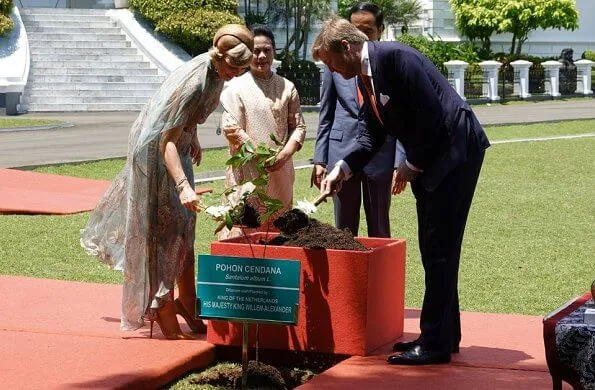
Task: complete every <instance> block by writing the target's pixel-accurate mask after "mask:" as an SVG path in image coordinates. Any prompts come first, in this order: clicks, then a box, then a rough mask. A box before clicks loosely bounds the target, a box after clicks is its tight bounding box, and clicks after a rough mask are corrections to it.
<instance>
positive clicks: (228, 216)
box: [225, 212, 233, 230]
mask: <svg viewBox="0 0 595 390" xmlns="http://www.w3.org/2000/svg"><path fill="white" fill-rule="evenodd" d="M225 226H226V227H227V228H228V229H229V230H231V228H233V218H231V214H230V213H229V212H227V213H225Z"/></svg>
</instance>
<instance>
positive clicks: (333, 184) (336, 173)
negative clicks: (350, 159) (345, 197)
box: [320, 165, 345, 196]
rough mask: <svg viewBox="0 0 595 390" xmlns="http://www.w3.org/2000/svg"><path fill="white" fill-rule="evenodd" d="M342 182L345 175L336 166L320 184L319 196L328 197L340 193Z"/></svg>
mask: <svg viewBox="0 0 595 390" xmlns="http://www.w3.org/2000/svg"><path fill="white" fill-rule="evenodd" d="M343 180H345V174H344V173H343V171H342V170H341V167H340V166H338V165H337V166H335V167H334V168H333V170H332V171H331V172H330V173H329V174H328V175H326V177H325V178H324V179H322V181H321V182H320V194H321V195H322V194H324V195H327V196H328V195H334V194H336V193H337V192H339V191H341V186H342V185H343Z"/></svg>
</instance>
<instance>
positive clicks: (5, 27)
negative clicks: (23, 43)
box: [0, 15, 14, 36]
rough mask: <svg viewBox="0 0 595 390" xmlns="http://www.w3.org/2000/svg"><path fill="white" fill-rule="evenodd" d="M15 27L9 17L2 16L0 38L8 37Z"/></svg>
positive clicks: (0, 16)
mask: <svg viewBox="0 0 595 390" xmlns="http://www.w3.org/2000/svg"><path fill="white" fill-rule="evenodd" d="M13 27H14V22H13V21H12V19H11V18H10V17H9V16H5V15H0V36H4V35H8V33H9V32H11V31H12V29H13Z"/></svg>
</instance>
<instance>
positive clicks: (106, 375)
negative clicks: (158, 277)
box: [0, 276, 214, 389]
mask: <svg viewBox="0 0 595 390" xmlns="http://www.w3.org/2000/svg"><path fill="white" fill-rule="evenodd" d="M120 295H121V287H120V286H118V285H104V284H94V283H77V282H64V281H57V280H48V279H35V278H25V277H10V276H0V296H2V297H4V298H5V299H3V304H2V308H1V309H0V313H1V315H0V356H2V358H1V359H0V388H2V389H54V388H63V389H80V388H93V389H98V388H101V389H113V388H157V387H159V386H163V385H164V384H167V383H168V382H170V381H172V380H174V379H176V378H178V377H180V376H182V375H183V374H184V373H185V372H188V371H191V370H194V369H200V368H203V367H206V366H207V365H209V364H210V363H211V362H212V361H213V358H214V347H213V345H211V344H209V343H207V342H205V341H203V340H188V341H186V340H185V341H169V340H165V339H164V338H163V336H162V334H161V332H160V331H159V327H158V326H157V324H155V327H154V332H153V337H154V339H149V338H148V336H149V329H148V327H145V328H141V329H139V330H138V331H136V332H121V331H120V330H119V326H120V323H119V321H120V320H119V316H120V315H119V313H120ZM180 322H181V323H182V327H183V329H185V330H186V331H189V329H188V328H187V327H186V325H185V323H184V322H183V320H181V319H180Z"/></svg>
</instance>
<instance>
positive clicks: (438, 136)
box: [344, 42, 490, 191]
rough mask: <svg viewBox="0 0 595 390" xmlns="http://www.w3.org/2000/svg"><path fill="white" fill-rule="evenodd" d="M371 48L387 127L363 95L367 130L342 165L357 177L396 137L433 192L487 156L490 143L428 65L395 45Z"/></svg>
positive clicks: (372, 44)
mask: <svg viewBox="0 0 595 390" xmlns="http://www.w3.org/2000/svg"><path fill="white" fill-rule="evenodd" d="M367 44H368V54H369V59H370V66H371V69H372V78H373V81H374V93H375V98H376V102H377V108H378V111H379V114H380V116H381V118H382V123H383V124H384V125H383V124H382V123H380V122H379V121H378V120H377V119H376V115H375V114H374V112H373V110H372V108H371V102H370V99H369V98H368V96H367V95H364V100H365V102H366V103H365V104H364V110H363V111H365V116H366V118H367V119H368V126H367V128H366V129H360V130H361V132H360V134H359V137H358V138H357V140H358V142H357V143H358V146H357V147H356V148H354V149H352V150H350V151H349V155H348V156H346V157H345V159H344V160H345V162H346V163H347V164H348V165H349V167H350V168H351V169H352V170H353V171H357V170H359V169H361V167H363V166H364V165H365V164H366V163H367V161H368V160H369V159H370V158H371V156H372V155H373V154H374V152H375V151H376V150H379V149H380V147H381V145H382V143H383V142H384V141H383V140H384V137H385V135H386V134H388V135H393V136H396V137H397V139H398V140H399V141H400V142H401V143H402V144H403V147H404V148H405V152H406V154H407V161H409V162H410V163H411V164H412V165H414V166H415V167H418V168H420V169H423V170H424V172H423V173H422V174H421V175H420V176H419V180H420V181H421V184H422V185H423V186H424V188H426V190H428V191H432V190H433V189H435V188H436V187H437V186H438V185H439V184H440V182H441V180H442V179H443V178H444V177H445V176H446V175H447V174H448V173H449V172H450V171H451V170H452V169H453V168H455V167H456V166H458V165H459V164H461V163H463V162H465V161H466V160H467V154H468V153H470V152H474V151H483V150H484V149H486V148H487V147H488V146H489V145H490V143H489V141H488V139H487V137H486V135H485V133H484V131H483V129H482V127H481V125H480V124H479V121H478V120H477V118H476V117H475V115H474V114H473V112H472V111H471V108H470V107H469V105H468V104H467V103H466V102H465V101H464V100H463V99H461V97H460V96H459V95H458V94H457V92H456V91H455V89H454V88H453V87H452V86H451V85H450V84H449V83H448V81H447V80H446V78H445V77H444V76H443V75H442V74H441V73H440V72H439V71H438V69H436V67H435V66H434V64H432V62H431V61H430V60H429V59H427V58H426V57H425V56H423V55H422V54H420V53H419V52H418V51H416V50H415V49H413V48H411V47H409V46H405V45H402V44H400V43H397V42H368V43H367ZM362 88H363V87H362ZM363 90H365V89H363Z"/></svg>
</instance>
